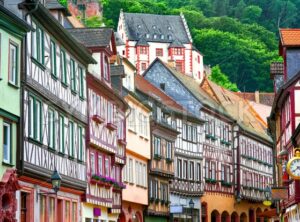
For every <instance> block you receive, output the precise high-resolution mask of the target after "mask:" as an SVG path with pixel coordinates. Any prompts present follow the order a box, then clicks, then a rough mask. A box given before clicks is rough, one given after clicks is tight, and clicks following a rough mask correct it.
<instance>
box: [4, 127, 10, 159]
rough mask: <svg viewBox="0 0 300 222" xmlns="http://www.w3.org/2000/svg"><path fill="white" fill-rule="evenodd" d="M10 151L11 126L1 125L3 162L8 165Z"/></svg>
mask: <svg viewBox="0 0 300 222" xmlns="http://www.w3.org/2000/svg"><path fill="white" fill-rule="evenodd" d="M11 149H12V127H11V124H9V123H6V122H4V123H3V162H4V163H8V164H10V163H11V162H12V161H11Z"/></svg>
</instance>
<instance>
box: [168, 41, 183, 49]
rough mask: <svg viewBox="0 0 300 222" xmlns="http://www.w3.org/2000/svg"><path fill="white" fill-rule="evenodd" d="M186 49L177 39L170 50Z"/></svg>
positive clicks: (170, 46)
mask: <svg viewBox="0 0 300 222" xmlns="http://www.w3.org/2000/svg"><path fill="white" fill-rule="evenodd" d="M175 47H176V48H184V45H183V44H182V43H181V42H179V41H178V40H177V39H175V40H174V41H173V42H172V43H171V44H170V45H169V48H175Z"/></svg>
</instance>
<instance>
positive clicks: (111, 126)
mask: <svg viewBox="0 0 300 222" xmlns="http://www.w3.org/2000/svg"><path fill="white" fill-rule="evenodd" d="M106 127H107V128H108V129H109V130H111V131H115V130H117V126H116V125H115V124H113V123H107V124H106Z"/></svg>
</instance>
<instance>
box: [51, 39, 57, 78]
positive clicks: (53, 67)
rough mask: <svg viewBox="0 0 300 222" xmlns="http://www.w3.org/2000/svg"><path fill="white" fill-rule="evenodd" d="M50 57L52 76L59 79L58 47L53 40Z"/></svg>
mask: <svg viewBox="0 0 300 222" xmlns="http://www.w3.org/2000/svg"><path fill="white" fill-rule="evenodd" d="M50 57H51V74H52V75H53V76H55V77H57V68H56V45H55V42H54V41H52V40H51V43H50Z"/></svg>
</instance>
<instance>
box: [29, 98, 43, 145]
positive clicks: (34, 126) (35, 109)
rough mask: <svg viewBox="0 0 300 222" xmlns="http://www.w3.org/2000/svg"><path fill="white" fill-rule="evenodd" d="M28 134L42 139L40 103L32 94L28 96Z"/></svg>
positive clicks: (36, 138) (35, 138) (39, 139)
mask: <svg viewBox="0 0 300 222" xmlns="http://www.w3.org/2000/svg"><path fill="white" fill-rule="evenodd" d="M28 113H29V136H30V137H31V138H32V139H34V140H36V141H40V142H41V141H42V103H41V102H40V101H39V100H38V99H36V98H35V97H33V96H30V97H29V112H28Z"/></svg>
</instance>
